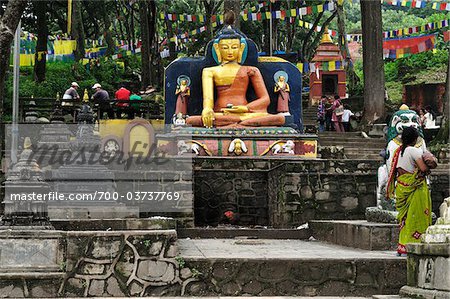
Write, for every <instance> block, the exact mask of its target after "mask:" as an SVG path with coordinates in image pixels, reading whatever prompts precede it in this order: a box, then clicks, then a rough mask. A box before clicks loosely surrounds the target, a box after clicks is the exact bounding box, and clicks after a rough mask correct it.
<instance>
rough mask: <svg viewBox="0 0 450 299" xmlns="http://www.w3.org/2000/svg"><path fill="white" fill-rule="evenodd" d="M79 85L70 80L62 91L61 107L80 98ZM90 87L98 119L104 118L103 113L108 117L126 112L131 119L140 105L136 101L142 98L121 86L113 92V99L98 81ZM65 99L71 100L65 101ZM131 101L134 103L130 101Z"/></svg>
mask: <svg viewBox="0 0 450 299" xmlns="http://www.w3.org/2000/svg"><path fill="white" fill-rule="evenodd" d="M79 87H80V86H79V85H78V83H76V82H72V84H71V86H70V88H69V89H67V90H66V92H65V93H64V96H63V103H62V106H63V107H64V106H73V102H74V101H79V100H80V96H79V94H78V92H77V90H78V88H79ZM92 89H93V90H94V94H93V95H92V96H91V99H92V100H93V101H94V104H95V105H96V106H97V107H98V116H99V119H104V114H107V115H108V118H109V119H113V118H122V114H127V117H128V119H133V118H134V116H135V114H136V112H137V111H139V107H140V105H139V103H136V101H140V100H142V97H141V96H139V95H138V94H137V93H132V92H131V91H130V90H128V89H127V88H125V87H123V86H122V87H121V88H119V90H117V91H116V92H115V95H114V96H115V98H114V99H111V98H110V96H109V93H108V92H107V91H106V90H105V89H103V88H102V86H101V85H100V84H99V83H95V84H94V86H92ZM64 100H66V102H64ZM67 100H71V101H70V102H67ZM132 101H133V102H135V103H132ZM114 106H115V107H116V115H114V114H115V112H114Z"/></svg>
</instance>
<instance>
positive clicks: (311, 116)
mask: <svg viewBox="0 0 450 299" xmlns="http://www.w3.org/2000/svg"><path fill="white" fill-rule="evenodd" d="M303 130H304V131H305V133H316V132H317V106H310V107H306V108H304V109H303Z"/></svg>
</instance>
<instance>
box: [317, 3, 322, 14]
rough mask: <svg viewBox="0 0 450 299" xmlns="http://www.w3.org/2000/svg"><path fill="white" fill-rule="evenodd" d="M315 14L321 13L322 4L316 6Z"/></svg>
mask: <svg viewBox="0 0 450 299" xmlns="http://www.w3.org/2000/svg"><path fill="white" fill-rule="evenodd" d="M317 12H323V4H321V5H317Z"/></svg>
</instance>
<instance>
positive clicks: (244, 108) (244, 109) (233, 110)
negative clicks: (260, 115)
mask: <svg viewBox="0 0 450 299" xmlns="http://www.w3.org/2000/svg"><path fill="white" fill-rule="evenodd" d="M221 111H222V112H223V114H233V113H235V114H236V113H237V114H241V113H247V112H249V109H248V107H247V106H232V107H231V108H222V109H221Z"/></svg>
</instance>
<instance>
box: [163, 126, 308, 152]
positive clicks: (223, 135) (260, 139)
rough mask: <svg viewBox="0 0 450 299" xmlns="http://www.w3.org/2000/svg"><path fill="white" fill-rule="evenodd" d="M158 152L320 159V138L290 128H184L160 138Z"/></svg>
mask: <svg viewBox="0 0 450 299" xmlns="http://www.w3.org/2000/svg"><path fill="white" fill-rule="evenodd" d="M157 140H158V144H157V148H158V152H160V153H164V154H167V155H170V156H173V155H178V156H191V155H192V154H194V155H196V156H212V157H225V156H230V157H236V156H242V157H245V156H247V157H255V156H261V157H262V156H296V157H307V158H317V136H316V135H305V134H298V133H297V131H296V130H294V129H292V128H288V127H270V128H263V127H261V128H245V129H241V128H240V129H231V128H230V129H206V128H191V127H185V128H180V129H178V130H177V129H175V130H173V131H172V132H171V133H168V134H161V135H157Z"/></svg>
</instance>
